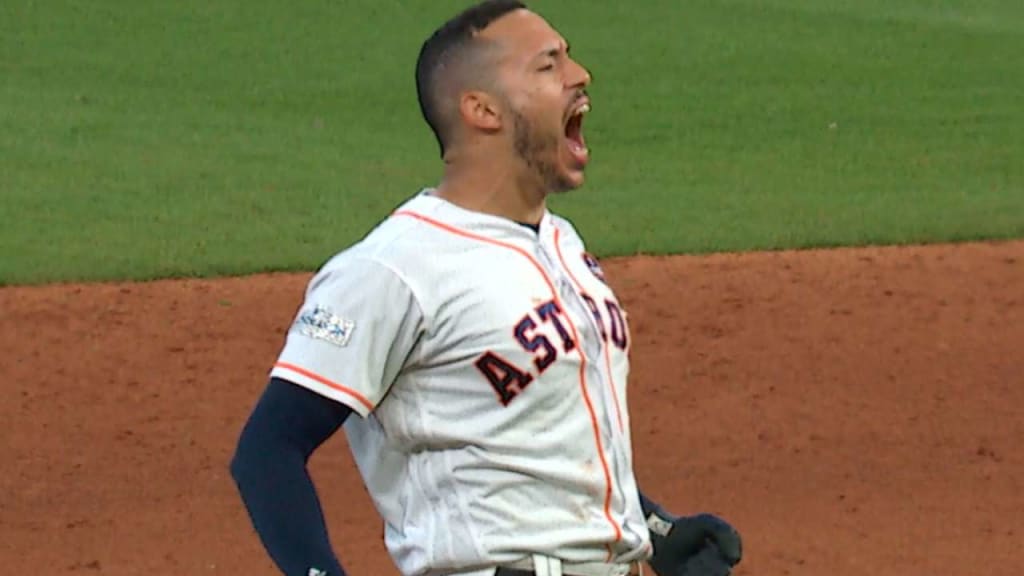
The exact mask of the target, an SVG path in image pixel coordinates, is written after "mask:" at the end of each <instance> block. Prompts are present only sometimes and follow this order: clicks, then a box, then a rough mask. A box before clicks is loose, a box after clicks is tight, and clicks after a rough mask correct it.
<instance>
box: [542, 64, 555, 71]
mask: <svg viewBox="0 0 1024 576" xmlns="http://www.w3.org/2000/svg"><path fill="white" fill-rule="evenodd" d="M554 69H555V65H554V64H545V65H544V66H541V67H540V68H538V70H539V71H541V72H547V71H548V70H554Z"/></svg>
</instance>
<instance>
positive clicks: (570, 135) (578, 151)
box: [565, 100, 590, 162]
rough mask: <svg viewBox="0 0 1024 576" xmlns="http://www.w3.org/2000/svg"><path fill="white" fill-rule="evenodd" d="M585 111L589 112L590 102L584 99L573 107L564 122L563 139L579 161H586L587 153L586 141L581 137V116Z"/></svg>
mask: <svg viewBox="0 0 1024 576" xmlns="http://www.w3.org/2000/svg"><path fill="white" fill-rule="evenodd" d="M587 112H590V102H587V101H585V100H584V101H583V102H582V103H580V104H578V105H577V106H576V107H575V109H573V111H572V113H571V114H570V115H569V119H568V120H567V121H566V123H565V139H566V142H568V144H569V151H570V152H572V154H573V156H574V157H576V159H577V160H578V161H580V162H586V160H587V155H588V150H587V143H586V140H584V139H583V116H584V115H586V113H587Z"/></svg>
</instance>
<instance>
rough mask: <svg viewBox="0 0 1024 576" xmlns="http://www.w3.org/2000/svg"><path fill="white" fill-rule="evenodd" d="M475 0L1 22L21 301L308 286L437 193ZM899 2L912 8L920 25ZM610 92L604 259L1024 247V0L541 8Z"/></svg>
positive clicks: (56, 4)
mask: <svg viewBox="0 0 1024 576" xmlns="http://www.w3.org/2000/svg"><path fill="white" fill-rule="evenodd" d="M463 4H464V3H463V2H454V1H450V0H446V1H442V2H430V3H427V2H399V1H398V0H388V1H383V0H359V1H349V2H344V3H341V2H328V1H324V0H319V1H317V0H310V1H307V2H302V3H298V4H296V5H295V6H299V7H293V5H290V4H287V3H281V2H269V1H266V0H251V1H248V2H241V1H238V0H231V1H228V0H214V1H212V2H210V1H199V0H187V1H180V2H174V3H170V2H166V3H152V2H129V1H127V0H99V1H96V2H91V3H87V2H81V1H71V0H48V1H47V2H38V1H35V2H32V1H29V0H11V1H10V2H4V3H3V4H2V5H0V216H2V217H3V221H4V226H3V227H2V228H0V284H4V283H26V282H45V281H53V280H77V279H90V280H99V279H112V278H154V277H161V276H173V275H212V274H216V275H219V274H239V273H246V272H253V271H260V270H282V269H309V268H312V267H314V266H316V265H318V264H319V263H320V262H322V261H323V260H325V259H326V258H327V257H328V256H330V254H332V253H333V252H335V251H336V250H338V249H340V248H342V247H343V246H345V245H347V244H348V243H350V242H352V241H355V240H357V239H358V238H359V237H361V236H362V235H363V234H365V233H366V231H368V230H369V228H370V227H372V226H373V225H374V224H375V223H376V222H377V221H378V220H379V219H380V218H381V217H383V216H384V215H386V213H387V212H388V211H389V210H390V209H391V208H392V207H393V206H394V205H395V204H397V203H399V202H401V201H402V200H403V199H404V198H406V197H407V196H409V195H411V194H412V193H414V192H415V191H416V190H417V189H418V188H420V187H422V186H426V185H431V184H433V183H434V182H435V181H436V178H437V175H438V173H439V165H438V162H437V158H436V148H435V146H434V143H433V140H432V137H431V136H430V134H429V133H428V131H427V129H426V127H425V126H424V125H423V124H422V121H421V120H420V119H419V116H418V110H417V107H416V102H415V94H414V90H413V84H412V68H413V61H414V58H415V54H416V52H417V50H418V48H419V44H420V42H422V39H423V38H424V37H425V36H426V35H427V34H429V32H430V31H431V29H432V28H433V27H434V26H435V25H436V24H437V23H438V22H440V21H441V20H443V19H444V17H446V16H447V15H448V14H450V13H451V12H453V11H454V10H455V9H456V8H458V7H460V6H462V5H463ZM896 4H898V6H895V5H896ZM532 5H533V6H535V7H536V8H537V9H538V10H540V11H541V12H542V13H544V14H545V15H547V16H548V17H549V19H550V20H551V21H552V22H553V23H554V24H555V25H556V26H557V27H558V28H559V29H560V30H561V31H562V32H563V33H564V34H565V35H566V36H567V37H568V38H569V40H570V41H571V42H572V43H573V53H574V55H576V56H577V57H578V58H579V59H580V60H581V61H583V62H584V63H585V64H586V65H588V66H589V67H590V68H591V69H592V71H593V72H594V74H595V78H596V82H595V84H594V86H593V88H592V91H591V92H592V95H593V98H594V102H595V108H594V112H593V113H592V114H591V116H590V117H589V119H588V121H587V136H588V141H589V142H590V144H591V146H592V148H593V150H594V163H593V164H592V168H591V170H590V174H589V181H588V184H587V186H586V187H585V188H584V189H582V190H579V191H576V192H574V193H572V194H569V195H566V196H564V197H559V198H557V199H555V200H554V201H553V203H552V205H553V207H554V208H555V209H556V210H557V211H559V212H560V213H563V214H565V215H566V216H568V217H569V218H571V219H573V220H574V222H575V223H576V224H577V226H578V227H579V228H580V230H581V231H582V232H583V234H584V236H585V238H586V240H587V241H588V243H589V244H590V246H591V247H592V248H593V249H594V251H596V252H598V253H599V254H602V255H611V254H629V253H635V252H640V251H643V252H706V251H720V250H745V249H774V248H783V247H809V246H830V245H840V244H863V243H903V242H932V241H946V240H968V239H982V238H1008V237H1021V236H1024V160H1022V159H1024V106H1022V104H1021V103H1022V97H1021V95H1022V94H1024V74H1022V73H1021V64H1020V62H1021V55H1022V54H1024V3H1022V2H1020V1H1019V0H959V1H955V2H954V1H952V0H945V1H942V0H903V1H901V2H892V1H883V0H714V1H712V0H696V1H687V2H681V1H679V0H648V1H645V2H641V3H636V4H633V5H632V6H633V7H631V6H630V4H629V3H625V2H585V1H582V0H559V1H555V0H548V1H542V2H534V3H532Z"/></svg>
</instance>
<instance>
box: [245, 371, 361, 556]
mask: <svg viewBox="0 0 1024 576" xmlns="http://www.w3.org/2000/svg"><path fill="white" fill-rule="evenodd" d="M351 413H352V410H351V409H350V408H349V407H348V406H345V405H344V404H341V403H339V402H335V401H333V400H330V399H328V398H325V397H323V396H320V395H318V394H316V393H314V392H312V391H310V390H307V389H305V388H303V387H301V386H298V385H296V384H293V383H291V382H288V381H287V380H282V379H280V378H272V379H271V380H270V382H269V383H268V384H267V388H266V389H265V390H264V392H263V395H262V396H261V397H260V399H259V402H258V403H257V404H256V407H255V408H254V409H253V412H252V414H251V415H250V416H249V420H248V422H247V423H246V425H245V428H243V430H242V434H241V437H240V438H239V440H238V446H237V448H236V451H235V455H234V458H232V460H231V476H232V477H233V478H234V479H235V483H236V484H237V486H238V491H239V493H240V494H241V496H242V501H243V502H244V503H245V507H246V509H247V510H248V512H249V517H250V519H251V520H252V523H253V527H254V528H255V529H256V532H257V533H258V534H259V537H260V540H261V541H262V542H263V546H264V547H265V548H266V549H267V552H268V553H269V555H270V557H271V558H272V559H273V560H274V562H275V563H276V564H277V566H278V568H280V570H281V571H282V572H283V573H284V574H286V575H287V576H308V575H309V574H311V573H312V574H317V572H313V569H315V570H319V571H320V572H322V573H325V574H327V575H329V576H344V574H345V572H344V570H342V568H341V564H340V562H339V561H338V559H337V557H336V556H335V555H334V552H333V551H332V550H331V544H330V540H329V538H328V534H327V526H326V524H325V522H324V517H323V512H322V510H321V508H320V500H319V498H318V497H317V494H316V489H315V488H314V486H313V482H312V480H311V479H310V477H309V472H308V470H307V469H306V463H307V462H308V460H309V457H310V455H311V454H312V453H313V451H314V450H316V448H317V447H318V446H320V445H321V444H323V443H324V441H326V440H327V439H328V438H330V437H331V435H332V434H334V432H335V431H336V430H337V429H338V428H339V427H340V426H341V425H342V423H344V422H345V419H346V418H348V416H349V414H351Z"/></svg>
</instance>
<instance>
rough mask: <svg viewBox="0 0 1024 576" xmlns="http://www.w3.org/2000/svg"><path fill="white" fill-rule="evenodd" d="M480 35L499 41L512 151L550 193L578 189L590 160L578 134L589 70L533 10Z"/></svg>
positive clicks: (508, 18) (585, 106) (507, 18)
mask: <svg viewBox="0 0 1024 576" xmlns="http://www.w3.org/2000/svg"><path fill="white" fill-rule="evenodd" d="M482 35H483V36H485V37H489V38H492V39H494V40H497V41H498V42H499V43H500V44H501V60H500V64H499V84H500V86H501V88H502V90H503V93H504V94H503V96H504V99H505V100H506V105H507V112H508V114H507V117H506V119H507V124H506V126H507V128H508V132H507V133H508V134H509V135H510V137H511V138H513V144H514V149H515V153H516V154H517V155H518V156H519V158H520V160H521V161H522V162H524V163H525V165H526V166H527V167H528V168H529V169H530V171H531V172H532V173H533V174H535V175H536V177H537V178H538V179H540V180H541V182H542V184H543V185H544V186H545V188H546V189H547V190H548V191H549V192H564V191H567V190H571V189H573V188H578V187H579V186H581V185H582V184H583V180H584V170H585V168H586V165H587V162H588V161H589V159H590V154H589V151H588V150H587V147H586V143H585V142H584V140H583V133H582V121H583V120H582V117H583V114H584V113H585V112H586V111H587V110H589V109H590V100H589V99H588V98H587V97H586V93H585V91H584V90H585V88H586V87H587V85H589V84H590V74H589V73H587V71H586V70H585V69H584V68H583V67H581V66H580V65H579V64H577V63H576V62H575V61H574V60H573V59H572V58H570V57H569V53H568V45H567V43H566V41H565V39H563V38H562V36H561V35H560V34H558V32H557V31H555V30H554V29H553V28H552V27H551V26H550V25H549V24H548V23H547V22H546V21H545V20H544V19H543V18H541V17H540V16H538V15H537V14H535V13H533V12H530V11H527V10H517V11H515V12H512V13H510V14H507V15H506V16H504V17H502V18H500V19H498V20H497V21H496V22H494V23H493V24H491V26H489V27H488V28H487V29H486V30H485V31H484V32H483V34H482Z"/></svg>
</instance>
